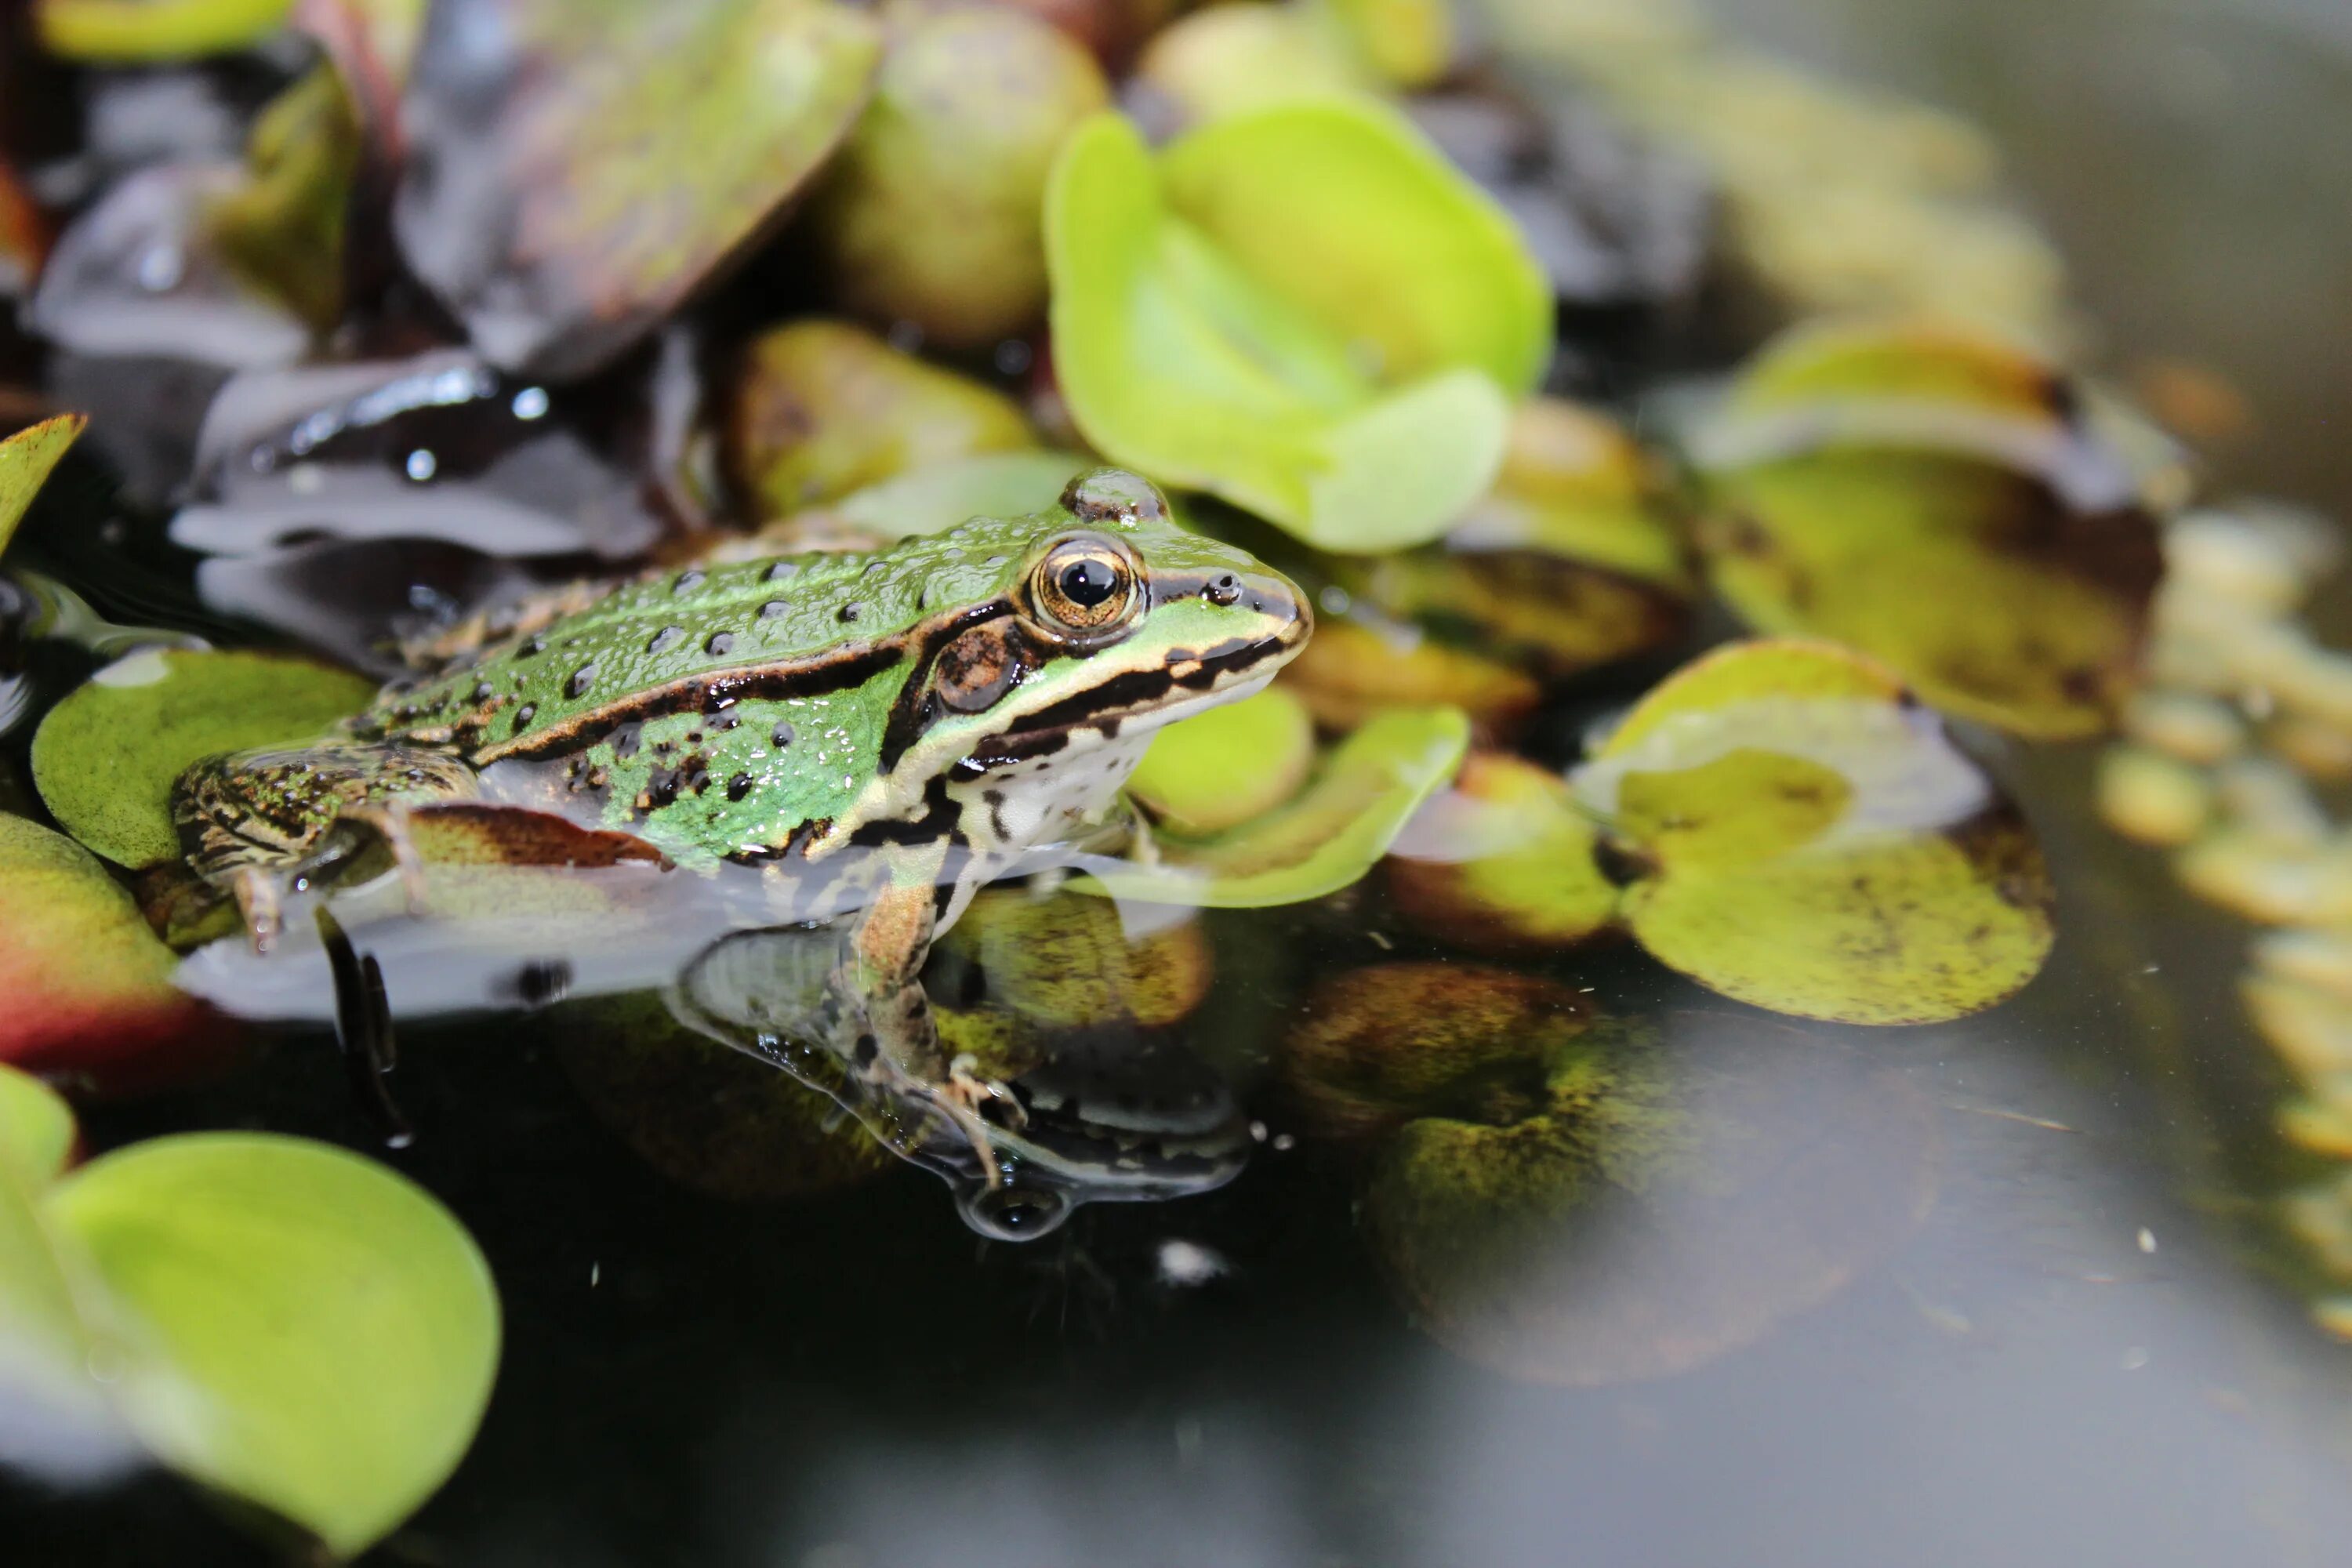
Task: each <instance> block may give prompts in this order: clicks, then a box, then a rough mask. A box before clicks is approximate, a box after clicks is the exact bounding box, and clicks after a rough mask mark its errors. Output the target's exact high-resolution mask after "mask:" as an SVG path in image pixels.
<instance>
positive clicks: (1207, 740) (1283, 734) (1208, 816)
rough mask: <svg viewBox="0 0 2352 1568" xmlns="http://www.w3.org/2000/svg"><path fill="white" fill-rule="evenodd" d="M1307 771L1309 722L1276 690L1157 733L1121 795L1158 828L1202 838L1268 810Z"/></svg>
mask: <svg viewBox="0 0 2352 1568" xmlns="http://www.w3.org/2000/svg"><path fill="white" fill-rule="evenodd" d="M1314 765H1315V718H1314V715H1313V714H1311V713H1309V712H1308V711H1307V704H1306V703H1304V702H1302V701H1300V700H1298V699H1297V697H1295V696H1293V695H1292V694H1291V693H1290V692H1288V691H1286V690H1284V689H1281V688H1280V687H1275V688H1271V689H1267V690H1265V691H1261V692H1259V693H1258V694H1257V695H1256V696H1255V697H1249V698H1244V700H1241V701H1239V702H1229V703H1226V704H1225V705H1224V706H1223V707H1222V708H1212V709H1210V710H1208V711H1207V712H1206V713H1202V714H1201V715H1199V716H1198V717H1196V718H1192V719H1186V720H1183V721H1180V722H1178V723H1174V724H1171V725H1169V726H1168V727H1167V728H1166V729H1164V730H1162V731H1160V733H1159V734H1157V735H1154V736H1153V737H1152V738H1151V747H1150V750H1149V751H1147V752H1144V753H1143V761H1142V762H1141V763H1138V764H1137V766H1136V770H1135V772H1134V773H1131V774H1129V776H1128V781H1127V791H1128V794H1129V795H1132V796H1133V797H1134V798H1135V799H1137V800H1139V801H1140V802H1142V803H1143V805H1145V806H1146V807H1147V808H1149V810H1150V813H1151V815H1152V816H1153V818H1154V820H1155V822H1156V824H1157V825H1158V826H1159V827H1160V829H1162V830H1164V831H1166V832H1169V833H1172V834H1175V835H1178V836H1180V837H1206V836H1208V835H1211V834H1215V833H1222V832H1224V831H1225V830H1226V829H1228V828H1233V827H1238V826H1241V825H1242V824H1243V823H1244V822H1247V821H1249V820H1250V819H1251V818H1252V817H1254V816H1260V815H1262V814H1264V813H1265V812H1268V811H1272V810H1273V809H1274V808H1275V807H1276V806H1278V805H1281V804H1282V803H1283V802H1284V801H1286V800H1288V799H1289V798H1290V797H1291V796H1292V795H1296V794H1297V793H1298V789H1299V786H1300V785H1302V784H1305V783H1306V782H1307V773H1308V772H1309V771H1310V770H1311V769H1312V768H1313V767H1314Z"/></svg>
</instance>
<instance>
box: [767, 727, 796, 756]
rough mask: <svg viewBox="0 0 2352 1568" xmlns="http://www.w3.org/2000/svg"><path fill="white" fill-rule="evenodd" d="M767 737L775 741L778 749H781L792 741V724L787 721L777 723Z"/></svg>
mask: <svg viewBox="0 0 2352 1568" xmlns="http://www.w3.org/2000/svg"><path fill="white" fill-rule="evenodd" d="M768 739H769V740H771V741H772V742H775V745H776V749H777V750H778V751H782V749H783V748H785V747H786V746H789V745H791V744H792V743H793V727H792V725H791V724H790V723H789V722H786V723H782V724H779V725H777V726H776V731H775V733H774V734H772V735H770V736H769V737H768Z"/></svg>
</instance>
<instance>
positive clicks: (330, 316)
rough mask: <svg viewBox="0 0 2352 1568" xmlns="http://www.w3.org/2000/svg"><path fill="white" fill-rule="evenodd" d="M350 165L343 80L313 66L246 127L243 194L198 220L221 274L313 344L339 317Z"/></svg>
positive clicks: (355, 136)
mask: <svg viewBox="0 0 2352 1568" xmlns="http://www.w3.org/2000/svg"><path fill="white" fill-rule="evenodd" d="M359 156H360V125H359V121H358V118H357V115H356V112H355V110H353V108H352V100H351V97H350V95H349V93H348V92H347V91H346V90H345V89H344V86H343V81H342V79H341V76H340V75H338V74H337V72H336V70H335V68H333V67H332V66H330V65H318V66H314V67H312V68H310V71H309V72H308V73H306V74H305V75H304V76H303V77H301V78H300V79H299V80H297V81H296V82H295V83H294V85H293V86H291V87H289V88H288V89H286V90H285V91H284V92H281V93H279V94H278V97H276V98H275V99H273V100H270V102H269V105H268V107H267V108H266V109H264V110H262V111H261V114H260V116H259V118H257V120H255V121H254V122H253V132H252V134H251V135H250V136H248V137H247V141H246V150H245V157H246V172H247V179H246V182H245V184H243V185H241V186H239V187H238V188H237V189H236V190H233V191H230V192H228V193H227V194H226V195H223V196H221V197H220V198H219V199H217V200H216V201H215V202H214V203H213V205H212V207H211V209H210V211H209V212H208V213H207V214H206V218H207V220H208V222H209V224H210V226H211V230H212V238H213V242H214V243H215V244H216V245H218V246H219V247H220V251H221V255H222V256H223V257H224V258H226V260H227V261H228V263H229V265H230V266H231V267H233V268H236V270H237V271H238V272H239V273H240V274H241V275H242V276H243V277H244V278H245V279H247V281H249V282H251V283H253V284H254V285H256V286H257V287H258V288H261V289H267V290H268V292H270V293H272V294H274V295H276V296H277V297H278V299H280V300H284V301H285V302H286V303H287V304H288V305H289V307H291V308H292V309H293V310H294V312H295V314H297V315H299V316H300V317H301V318H302V320H303V321H306V322H308V323H309V324H310V330H311V331H314V332H319V333H321V334H323V333H326V332H329V331H332V330H333V329H334V326H335V323H336V321H339V320H340V319H341V316H342V310H343V220H344V214H345V210H346V209H347V208H348V207H349V206H350V205H351V200H352V175H353V174H354V172H355V171H356V170H357V168H358V166H359Z"/></svg>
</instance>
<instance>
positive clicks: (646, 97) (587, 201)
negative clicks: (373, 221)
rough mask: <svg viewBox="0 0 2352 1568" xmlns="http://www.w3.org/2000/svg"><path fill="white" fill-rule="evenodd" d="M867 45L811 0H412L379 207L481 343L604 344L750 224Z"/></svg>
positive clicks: (859, 94) (851, 21) (785, 182)
mask: <svg viewBox="0 0 2352 1568" xmlns="http://www.w3.org/2000/svg"><path fill="white" fill-rule="evenodd" d="M880 53H881V37H880V28H879V26H878V25H877V22H876V21H875V19H874V18H873V17H872V16H869V15H867V14H866V13H865V12H863V11H860V10H856V9H854V8H852V7H850V6H847V5H835V4H833V3H832V0H672V3H670V4H666V5H635V4H630V3H627V0H593V4H578V3H573V0H488V3H487V4H485V5H480V6H469V5H436V6H434V7H433V8H432V9H431V11H430V12H429V13H428V14H427V16H426V19H425V35H424V37H423V40H422V41H421V43H420V44H419V45H418V49H417V56H416V62H415V68H414V70H413V73H412V75H411V78H410V81H409V87H408V92H407V96H406V98H405V100H404V102H403V104H402V109H401V113H402V120H403V124H404V128H405V131H406V132H407V134H408V136H409V138H410V141H409V147H408V163H407V166H406V168H405V169H404V172H403V174H402V177H401V183H400V189H399V192H398V195H397V197H396V199H395V202H394V211H393V226H394V233H395V234H396V236H397V237H398V239H399V242H400V247H401V251H402V254H403V255H404V257H405V258H406V259H407V262H408V264H409V266H410V267H411V268H412V269H414V270H415V273H416V275H417V276H418V277H419V278H420V279H423V280H424V281H425V283H426V284H427V285H428V286H429V287H431V288H432V289H433V290H434V292H435V293H436V294H437V295H439V296H440V298H441V300H442V301H443V302H444V303H445V304H446V305H447V306H448V307H449V309H450V310H452V311H454V312H455V313H456V314H457V317H458V318H459V319H460V320H461V321H464V322H465V323H466V326H467V331H469V333H470V334H471V336H472V338H473V342H474V344H475V346H476V347H478V349H480V350H481V352H482V353H483V354H484V355H485V356H486V357H488V359H489V360H490V361H491V362H492V363H495V364H498V365H499V366H502V367H504V368H506V369H509V370H525V369H527V370H528V371H529V372H530V373H531V374H537V375H543V376H548V377H551V378H554V379H558V380H566V379H572V378H574V377H578V376H582V375H585V374H588V373H590V372H592V371H593V370H595V369H597V368H599V367H600V366H602V365H604V364H606V363H610V362H611V361H612V359H613V358H614V356H615V355H617V354H619V353H621V352H622V351H623V350H625V349H626V348H627V347H628V346H629V345H630V344H631V343H633V342H635V341H637V339H639V338H640V337H642V336H643V335H644V334H645V333H646V331H649V330H650V329H652V328H653V327H654V326H655V325H656V323H657V322H659V321H662V320H663V319H664V318H665V317H667V315H669V314H670V312H671V311H672V310H675V309H676V308H677V306H678V305H679V304H680V303H681V302H682V301H683V300H685V299H686V298H687V297H688V295H689V294H691V293H692V292H693V291H694V290H695V289H697V288H698V287H700V286H701V285H702V284H703V283H704V282H705V281H706V280H707V279H709V277H710V276H711V275H712V273H713V272H714V271H716V270H718V269H719V268H721V267H722V266H724V265H725V264H726V263H727V262H728V261H729V260H730V259H731V258H734V257H735V256H737V255H738V254H740V252H741V251H742V250H743V249H744V248H745V247H746V246H748V245H749V244H750V243H751V241H752V240H754V239H755V238H757V237H758V236H759V235H760V234H761V231H762V230H763V229H764V228H765V227H766V226H768V225H769V224H770V223H771V222H772V220H773V219H774V218H775V216H777V214H778V213H779V212H780V211H781V210H782V205H783V204H784V203H785V202H786V201H787V200H789V199H790V198H791V197H792V195H793V193H794V192H795V191H797V190H798V189H799V188H800V187H801V186H802V185H803V184H804V183H805V182H806V181H807V179H808V177H809V176H810V175H811V174H813V173H814V171H815V170H816V168H817V167H818V165H819V164H820V163H823V162H824V159H825V157H826V156H827V155H828V154H829V153H831V152H832V151H833V149H834V147H835V144H836V143H837V142H839V140H840V139H841V137H842V136H843V135H844V134H845V132H847V131H848V129H849V127H850V125H851V123H852V122H853V121H855V120H856V116H857V113H858V110H860V109H861V108H862V107H863V105H864V103H865V100H866V88H867V85H868V83H869V82H870V80H871V79H872V77H873V73H874V68H875V63H876V61H877V58H879V56H880Z"/></svg>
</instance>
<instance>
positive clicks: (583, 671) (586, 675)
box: [563, 661, 596, 702]
mask: <svg viewBox="0 0 2352 1568" xmlns="http://www.w3.org/2000/svg"><path fill="white" fill-rule="evenodd" d="M595 684H596V666H595V664H594V663H593V661H592V662H590V663H587V664H583V665H582V666H581V667H580V668H577V669H575V670H573V671H572V679H570V680H568V681H566V682H565V683H564V686H563V695H564V696H566V697H569V698H571V699H572V700H573V701H575V702H576V701H578V700H580V699H581V698H583V697H585V696H587V695H588V692H589V689H590V688H592V687H593V686H594V685H595Z"/></svg>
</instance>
